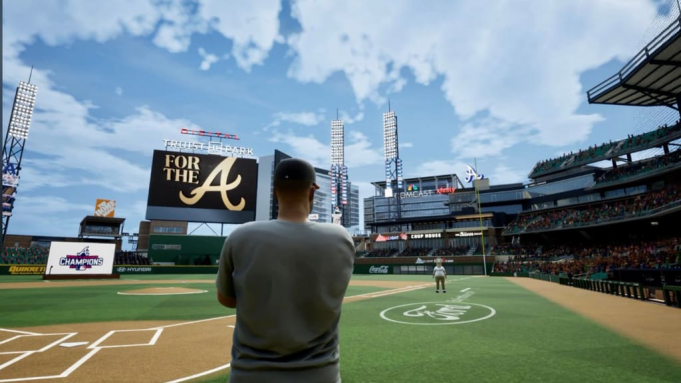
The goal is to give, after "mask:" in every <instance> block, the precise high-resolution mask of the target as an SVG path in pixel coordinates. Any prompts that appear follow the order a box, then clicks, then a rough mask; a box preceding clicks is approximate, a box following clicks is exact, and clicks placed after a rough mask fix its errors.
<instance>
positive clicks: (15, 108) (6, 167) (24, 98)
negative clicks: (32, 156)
mask: <svg viewBox="0 0 681 383" xmlns="http://www.w3.org/2000/svg"><path fill="white" fill-rule="evenodd" d="M37 92H38V87H37V86H35V85H33V84H31V83H30V78H29V82H28V83H26V82H23V81H21V82H20V83H19V86H18V87H17V90H16V94H15V95H14V104H13V105H12V114H11V115H10V117H9V128H8V129H7V136H5V142H4V144H5V145H4V147H3V150H2V230H1V232H0V234H2V240H1V241H0V243H4V242H5V235H7V227H8V225H9V219H10V218H11V217H12V210H13V209H14V201H15V198H16V191H17V186H19V171H20V170H21V159H22V158H23V155H24V146H25V145H26V139H28V130H29V128H30V127H31V118H32V117H33V108H34V105H35V96H36V94H37ZM1 251H2V249H0V252H1Z"/></svg>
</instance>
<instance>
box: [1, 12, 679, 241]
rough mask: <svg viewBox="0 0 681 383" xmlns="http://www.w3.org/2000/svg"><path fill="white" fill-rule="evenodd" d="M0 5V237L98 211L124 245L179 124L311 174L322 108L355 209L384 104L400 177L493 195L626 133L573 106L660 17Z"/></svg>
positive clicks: (611, 113) (65, 227)
mask: <svg viewBox="0 0 681 383" xmlns="http://www.w3.org/2000/svg"><path fill="white" fill-rule="evenodd" d="M3 7H4V8H3V25H2V28H3V29H2V32H3V33H2V35H3V36H2V38H3V59H2V60H3V72H2V76H3V78H2V83H3V122H2V123H3V126H4V127H5V129H6V127H7V123H8V115H9V111H10V110H11V103H12V99H13V95H14V90H15V88H16V86H17V85H18V83H19V81H22V80H23V81H26V80H27V79H28V75H29V71H30V67H31V65H34V66H35V70H34V71H33V77H32V83H34V84H36V85H38V87H39V89H38V95H37V99H36V111H35V114H34V118H33V124H32V127H31V131H30V134H29V139H28V141H27V144H26V151H25V154H24V158H23V164H22V165H23V166H22V172H21V185H20V187H19V189H18V194H17V200H16V203H15V208H14V216H13V217H12V220H11V223H10V228H9V233H10V234H36V235H68V236H75V235H76V234H77V228H78V223H79V222H80V220H81V219H82V218H83V217H84V216H85V215H88V214H92V213H93V211H94V204H95V200H96V199H97V198H105V199H114V200H116V201H117V209H116V215H117V216H120V217H125V218H126V219H127V221H126V230H125V231H128V232H137V228H138V223H139V221H140V220H143V219H144V213H145V209H146V198H147V192H148V186H149V174H150V165H151V155H152V152H153V150H155V149H162V148H163V139H181V138H182V136H181V135H180V128H181V127H187V128H190V129H197V130H198V129H202V130H207V131H214V132H225V133H232V134H237V135H238V136H240V137H241V141H240V144H241V145H243V146H247V147H252V148H254V149H255V151H254V153H255V155H256V156H263V155H269V154H272V153H273V151H274V149H279V150H281V151H283V152H285V153H287V154H290V155H292V156H297V157H301V158H304V159H307V160H309V161H311V162H312V163H313V164H314V165H316V166H318V167H321V168H328V167H329V164H330V155H331V154H330V147H329V144H330V121H331V120H332V119H334V118H335V117H336V109H338V111H339V112H338V113H339V115H340V117H341V119H343V120H344V121H345V127H346V163H347V165H348V167H349V178H350V180H351V181H352V182H353V183H355V184H357V185H359V186H360V190H361V197H366V196H369V195H372V193H373V190H372V187H371V185H370V182H372V181H379V180H382V179H383V178H384V169H383V136H382V134H383V132H382V113H383V112H385V111H387V109H388V100H390V104H391V106H392V109H393V110H395V111H396V113H397V116H398V119H399V135H400V155H401V157H402V159H403V163H404V173H405V176H406V177H413V176H428V175H440V174H449V173H456V174H458V175H459V177H460V178H462V179H463V178H464V172H465V169H466V164H471V165H473V162H474V158H477V164H478V171H479V173H483V174H485V176H486V177H488V178H490V179H491V182H492V184H500V183H510V182H526V181H527V175H528V173H529V172H530V170H531V168H532V167H533V166H534V164H535V163H536V162H537V161H538V160H541V159H546V158H551V157H554V156H556V155H558V154H560V153H563V152H569V151H572V150H578V149H580V148H587V147H588V146H589V145H593V144H600V143H602V142H604V141H608V140H609V139H617V138H623V137H626V135H627V134H629V133H633V132H634V130H635V129H636V125H635V124H636V123H635V122H634V119H633V118H632V113H633V112H631V111H630V110H629V108H623V107H617V106H595V105H589V104H588V103H587V102H586V91H587V90H588V89H590V88H591V87H593V86H594V85H596V84H598V83H599V82H601V81H602V80H604V79H605V78H607V77H608V76H610V75H612V74H614V73H615V72H617V71H618V70H619V69H620V68H621V67H622V65H623V64H624V63H625V62H626V61H628V60H629V59H630V58H631V57H632V56H633V55H634V54H635V53H636V52H637V51H638V50H639V49H641V47H642V46H643V45H644V43H645V41H646V39H650V38H652V37H654V34H653V33H654V32H656V31H658V30H659V29H660V28H659V25H662V24H664V23H666V22H668V19H669V17H665V15H678V10H676V8H674V7H676V3H675V2H674V0H671V1H653V0H628V1H621V0H569V1H567V0H566V1H553V2H548V1H536V0H526V1H523V0H507V1H501V0H500V1H491V2H490V1H487V2H480V1H477V0H461V1H433V2H429V3H428V7H427V8H426V9H424V8H423V5H422V2H419V1H401V0H386V1H370V2H367V1H360V0H346V1H335V2H330V1H329V2H319V1H293V2H281V1H278V0H258V1H241V2H235V1H222V0H192V1H180V0H118V1H113V0H112V1H106V2H98V1H89V0H63V1H57V0H7V1H4V2H3ZM674 12H676V13H674ZM655 23H657V24H659V25H656V24H655ZM213 228H214V229H215V230H217V231H218V232H219V228H216V227H215V226H213ZM197 233H203V234H210V231H207V230H206V228H205V227H204V228H202V229H200V230H199V231H197Z"/></svg>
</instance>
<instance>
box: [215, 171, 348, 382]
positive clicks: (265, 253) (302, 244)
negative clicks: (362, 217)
mask: <svg viewBox="0 0 681 383" xmlns="http://www.w3.org/2000/svg"><path fill="white" fill-rule="evenodd" d="M317 189H319V186H317V184H316V173H315V170H314V168H313V167H312V166H311V165H310V164H309V163H307V162H305V161H302V160H299V159H286V160H283V161H281V162H280V163H279V164H278V165H277V167H276V169H275V171H274V195H275V198H276V199H277V201H278V203H279V214H278V218H277V219H276V220H272V221H260V222H250V223H247V224H244V225H241V226H240V227H239V228H237V229H236V230H234V231H233V232H232V233H231V235H230V236H229V237H228V238H227V240H226V241H225V244H224V246H223V248H222V253H221V255H220V260H219V269H218V275H217V279H216V282H215V284H216V287H217V290H218V301H219V302H220V303H221V304H222V305H224V306H227V307H231V308H236V313H237V316H236V326H235V328H234V335H233V340H232V362H231V368H232V371H231V373H230V376H229V381H230V382H232V383H254V382H277V383H288V382H291V383H293V382H330V383H336V382H340V356H339V351H338V345H339V335H338V323H339V321H340V314H341V304H342V303H343V297H344V295H345V292H346V290H347V287H348V284H349V282H350V276H351V274H352V270H353V264H354V259H355V247H354V244H353V241H352V237H351V236H350V234H349V233H348V232H347V230H345V229H344V228H343V227H342V226H340V225H333V224H330V223H316V222H311V221H309V220H308V216H309V214H310V212H311V210H312V202H313V201H314V195H315V191H316V190H317Z"/></svg>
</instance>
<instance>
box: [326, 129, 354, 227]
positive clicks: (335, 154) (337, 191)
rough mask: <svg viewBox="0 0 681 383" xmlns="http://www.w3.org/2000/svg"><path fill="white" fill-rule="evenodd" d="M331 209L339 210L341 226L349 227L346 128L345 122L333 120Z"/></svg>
mask: <svg viewBox="0 0 681 383" xmlns="http://www.w3.org/2000/svg"><path fill="white" fill-rule="evenodd" d="M330 176H331V189H330V190H331V209H332V211H336V209H338V210H339V211H340V213H341V214H342V216H341V225H343V226H345V227H349V226H350V224H349V222H350V221H349V216H348V211H347V207H348V188H349V187H350V185H349V183H348V168H347V167H346V166H345V126H344V124H343V120H340V119H336V120H331V172H330Z"/></svg>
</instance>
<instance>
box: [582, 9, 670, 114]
mask: <svg viewBox="0 0 681 383" xmlns="http://www.w3.org/2000/svg"><path fill="white" fill-rule="evenodd" d="M679 31H681V18H678V19H676V20H674V21H673V22H672V23H671V24H669V26H668V27H667V28H665V29H664V30H663V31H662V32H661V33H660V34H659V35H657V37H655V38H654V39H653V40H652V41H651V42H650V43H648V45H646V47H645V48H643V49H642V50H641V51H640V52H639V53H638V54H637V55H636V56H634V57H633V58H632V59H631V60H629V62H628V63H627V64H626V65H625V66H624V67H623V68H622V69H621V70H620V71H619V72H617V73H616V74H614V75H612V76H610V77H609V78H607V79H606V80H605V81H603V82H601V83H600V84H598V85H596V86H595V87H593V88H592V89H591V90H589V91H587V92H586V94H587V98H588V99H589V101H591V100H592V99H594V98H598V96H600V93H605V92H606V91H607V90H609V89H610V88H612V87H613V86H616V85H619V84H620V83H622V82H623V80H624V79H626V78H627V77H628V76H629V75H630V74H631V72H632V71H633V70H634V68H636V67H637V66H638V65H640V64H641V63H642V62H644V61H646V60H647V59H648V58H650V53H651V52H655V51H656V50H657V49H658V48H660V47H661V46H662V45H664V44H665V43H666V42H667V41H669V39H670V38H671V37H672V36H674V35H675V34H677V33H679Z"/></svg>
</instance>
